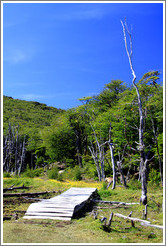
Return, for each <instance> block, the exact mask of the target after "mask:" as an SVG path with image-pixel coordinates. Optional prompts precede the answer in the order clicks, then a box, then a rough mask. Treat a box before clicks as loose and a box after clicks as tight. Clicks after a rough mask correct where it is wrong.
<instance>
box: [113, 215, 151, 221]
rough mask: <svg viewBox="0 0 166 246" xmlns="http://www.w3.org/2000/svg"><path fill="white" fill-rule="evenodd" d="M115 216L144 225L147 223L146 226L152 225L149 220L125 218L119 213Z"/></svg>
mask: <svg viewBox="0 0 166 246" xmlns="http://www.w3.org/2000/svg"><path fill="white" fill-rule="evenodd" d="M114 216H117V217H120V218H123V219H127V220H132V221H138V222H143V223H146V224H150V223H151V222H150V221H148V220H141V219H138V218H132V217H129V216H125V215H123V214H119V213H115V214H114Z"/></svg>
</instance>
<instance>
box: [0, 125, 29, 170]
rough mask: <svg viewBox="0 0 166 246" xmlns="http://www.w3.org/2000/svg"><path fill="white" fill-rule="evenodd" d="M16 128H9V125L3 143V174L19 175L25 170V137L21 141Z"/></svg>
mask: <svg viewBox="0 0 166 246" xmlns="http://www.w3.org/2000/svg"><path fill="white" fill-rule="evenodd" d="M18 129H19V125H18V126H16V127H15V126H13V127H12V126H11V123H9V127H8V133H7V135H6V136H4V141H3V170H4V171H5V172H8V173H9V172H10V173H15V174H18V175H20V173H21V171H23V170H24V169H25V168H26V165H25V154H26V148H25V136H24V139H23V141H22V140H21V137H20V136H19V134H18Z"/></svg>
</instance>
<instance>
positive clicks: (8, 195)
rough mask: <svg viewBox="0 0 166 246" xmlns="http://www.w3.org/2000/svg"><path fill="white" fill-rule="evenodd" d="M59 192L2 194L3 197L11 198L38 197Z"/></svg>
mask: <svg viewBox="0 0 166 246" xmlns="http://www.w3.org/2000/svg"><path fill="white" fill-rule="evenodd" d="M59 192H60V191H43V192H31V193H24V192H23V193H4V194H3V196H4V197H12V196H18V197H19V196H40V195H44V194H49V193H59Z"/></svg>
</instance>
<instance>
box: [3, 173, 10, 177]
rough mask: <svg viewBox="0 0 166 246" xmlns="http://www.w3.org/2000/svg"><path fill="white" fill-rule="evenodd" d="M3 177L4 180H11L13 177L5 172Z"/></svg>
mask: <svg viewBox="0 0 166 246" xmlns="http://www.w3.org/2000/svg"><path fill="white" fill-rule="evenodd" d="M3 177H4V178H10V177H11V175H10V173H7V172H4V173H3Z"/></svg>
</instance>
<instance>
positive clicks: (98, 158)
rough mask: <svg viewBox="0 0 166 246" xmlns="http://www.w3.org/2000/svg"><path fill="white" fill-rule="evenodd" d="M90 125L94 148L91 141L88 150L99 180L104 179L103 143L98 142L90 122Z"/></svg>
mask: <svg viewBox="0 0 166 246" xmlns="http://www.w3.org/2000/svg"><path fill="white" fill-rule="evenodd" d="M90 125H91V128H92V130H93V135H94V137H95V148H94V145H93V143H92V142H91V146H89V150H90V152H91V155H92V157H93V160H94V162H95V165H96V169H97V174H98V178H99V181H102V180H103V181H105V171H104V145H103V144H100V143H99V141H98V138H97V135H96V132H95V129H94V128H93V126H92V124H91V123H90Z"/></svg>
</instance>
